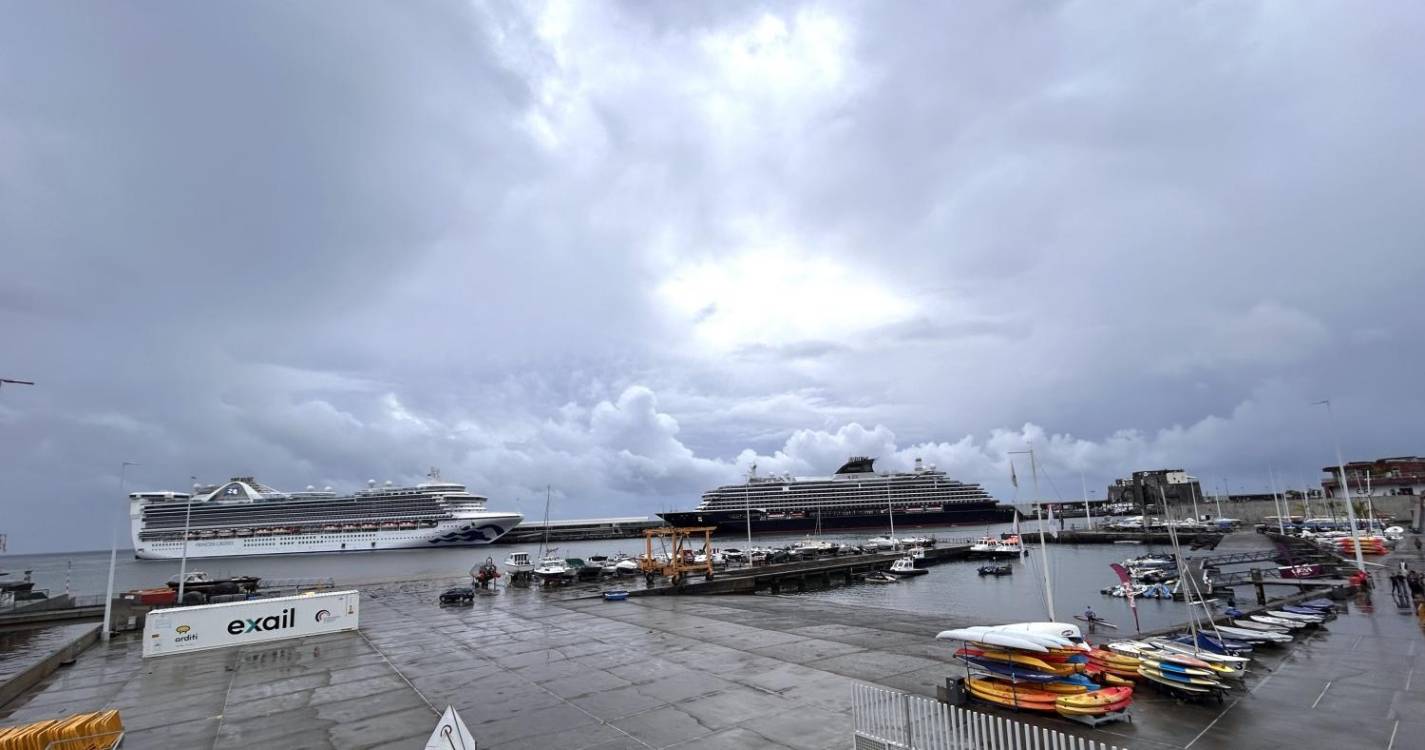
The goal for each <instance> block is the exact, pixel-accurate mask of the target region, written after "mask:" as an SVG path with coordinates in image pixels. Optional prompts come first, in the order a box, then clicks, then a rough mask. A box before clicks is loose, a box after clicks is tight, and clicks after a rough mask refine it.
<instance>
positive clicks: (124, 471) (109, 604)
mask: <svg viewBox="0 0 1425 750" xmlns="http://www.w3.org/2000/svg"><path fill="white" fill-rule="evenodd" d="M130 466H138V464H136V463H134V462H133V461H125V462H124V463H123V464H121V465H120V466H119V497H122V498H123V499H124V509H125V510H127V509H128V507H129V497H128V495H125V494H124V480H125V479H126V478H127V475H128V473H129V467H130ZM119 520H120V522H122V521H123V516H119ZM109 538H110V539H111V540H112V542H113V543H112V544H111V545H110V546H109V586H108V587H107V588H106V589H105V590H104V629H103V631H102V635H103V636H104V642H105V643H108V642H109V626H110V624H111V623H112V622H113V610H114V567H115V566H116V565H117V564H118V561H119V527H118V526H117V525H115V526H113V527H112V528H110V529H109Z"/></svg>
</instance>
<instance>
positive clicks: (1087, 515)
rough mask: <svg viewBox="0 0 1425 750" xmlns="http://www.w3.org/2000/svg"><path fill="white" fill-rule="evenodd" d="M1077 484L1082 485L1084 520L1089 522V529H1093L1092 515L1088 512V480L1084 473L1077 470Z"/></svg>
mask: <svg viewBox="0 0 1425 750" xmlns="http://www.w3.org/2000/svg"><path fill="white" fill-rule="evenodd" d="M1079 484H1081V485H1083V487H1084V520H1085V521H1087V522H1088V524H1089V531H1093V515H1092V514H1091V513H1089V482H1088V480H1087V479H1084V473H1083V472H1082V471H1081V472H1079Z"/></svg>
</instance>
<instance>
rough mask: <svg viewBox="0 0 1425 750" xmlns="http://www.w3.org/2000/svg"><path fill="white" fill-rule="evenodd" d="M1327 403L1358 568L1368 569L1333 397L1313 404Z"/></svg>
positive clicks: (1327, 413)
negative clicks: (1348, 479) (1343, 455)
mask: <svg viewBox="0 0 1425 750" xmlns="http://www.w3.org/2000/svg"><path fill="white" fill-rule="evenodd" d="M1322 404H1325V405H1326V416H1327V418H1328V419H1330V421H1331V440H1332V441H1333V442H1334V443H1335V444H1336V468H1337V469H1340V471H1341V491H1342V492H1344V493H1345V494H1346V518H1348V519H1350V521H1351V542H1352V545H1351V546H1352V547H1355V548H1356V568H1357V569H1359V570H1360V571H1361V572H1363V573H1364V572H1365V570H1366V558H1365V557H1363V556H1362V555H1361V534H1360V531H1359V530H1358V529H1357V528H1356V509H1355V508H1353V507H1351V485H1350V483H1348V482H1347V481H1346V461H1345V459H1343V458H1341V437H1340V436H1339V435H1337V434H1336V411H1335V410H1334V409H1332V408H1331V399H1329V398H1328V399H1326V400H1324V401H1317V402H1316V403H1314V404H1312V406H1320V405H1322Z"/></svg>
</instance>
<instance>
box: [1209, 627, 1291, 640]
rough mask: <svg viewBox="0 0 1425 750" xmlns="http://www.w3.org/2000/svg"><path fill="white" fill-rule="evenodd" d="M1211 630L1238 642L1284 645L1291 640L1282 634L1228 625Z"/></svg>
mask: <svg viewBox="0 0 1425 750" xmlns="http://www.w3.org/2000/svg"><path fill="white" fill-rule="evenodd" d="M1213 629H1214V630H1216V631H1217V632H1218V633H1221V634H1222V636H1223V637H1225V638H1231V639H1234V640H1239V641H1248V642H1252V641H1256V642H1258V643H1261V642H1263V641H1268V642H1271V643H1285V642H1287V641H1290V640H1291V636H1289V635H1286V634H1284V633H1278V632H1268V631H1265V630H1249V629H1247V628H1234V627H1231V626H1230V625H1217V626H1215V627H1214V628H1213Z"/></svg>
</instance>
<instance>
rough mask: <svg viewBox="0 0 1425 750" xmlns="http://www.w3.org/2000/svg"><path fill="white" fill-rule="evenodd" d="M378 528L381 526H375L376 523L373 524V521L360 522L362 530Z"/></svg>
mask: <svg viewBox="0 0 1425 750" xmlns="http://www.w3.org/2000/svg"><path fill="white" fill-rule="evenodd" d="M379 528H381V527H379V526H377V525H376V524H374V523H363V524H361V530H362V531H375V530H377V529H379Z"/></svg>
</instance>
